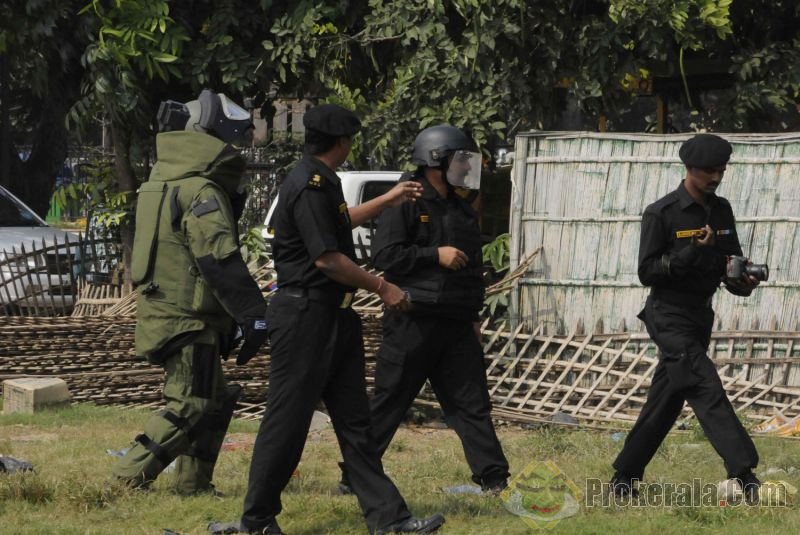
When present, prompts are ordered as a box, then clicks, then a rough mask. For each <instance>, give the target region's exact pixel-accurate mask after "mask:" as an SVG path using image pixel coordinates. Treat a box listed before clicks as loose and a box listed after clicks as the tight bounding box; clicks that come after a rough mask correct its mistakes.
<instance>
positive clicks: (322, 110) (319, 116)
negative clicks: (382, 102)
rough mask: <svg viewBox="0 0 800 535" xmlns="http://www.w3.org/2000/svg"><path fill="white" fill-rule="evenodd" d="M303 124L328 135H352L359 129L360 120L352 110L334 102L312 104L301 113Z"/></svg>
mask: <svg viewBox="0 0 800 535" xmlns="http://www.w3.org/2000/svg"><path fill="white" fill-rule="evenodd" d="M303 125H304V126H305V127H306V128H307V129H309V130H314V131H316V132H320V133H322V134H327V135H329V136H336V137H341V136H352V135H354V134H355V133H356V132H358V131H359V130H361V121H359V120H358V117H357V116H356V114H355V113H353V112H352V111H350V110H348V109H346V108H342V107H341V106H337V105H336V104H321V105H319V106H314V107H313V108H311V109H310V110H308V111H307V112H306V113H305V115H303Z"/></svg>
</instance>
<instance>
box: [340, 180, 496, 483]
mask: <svg viewBox="0 0 800 535" xmlns="http://www.w3.org/2000/svg"><path fill="white" fill-rule="evenodd" d="M420 175H421V174H418V175H416V176H411V175H407V176H405V177H403V179H405V180H407V179H413V180H416V181H418V182H420V183H421V184H422V187H423V191H422V197H421V198H420V199H418V200H417V202H416V203H407V204H404V205H402V206H398V207H396V208H389V209H387V210H386V211H385V212H384V213H383V214H382V215H381V217H380V219H379V222H378V229H377V232H376V234H375V237H374V238H373V242H372V253H373V264H374V266H375V267H376V268H377V269H380V270H383V271H385V277H386V280H388V281H390V282H392V283H394V284H396V285H398V286H399V287H400V288H402V289H403V290H405V291H407V292H408V293H409V294H410V296H411V303H412V310H411V311H410V312H400V311H394V310H387V311H386V312H385V313H384V316H383V342H382V344H381V348H380V351H379V352H378V359H377V367H376V370H375V395H374V397H373V399H372V401H371V413H372V430H373V434H374V436H375V439H376V441H377V444H378V449H379V451H380V453H381V455H383V453H384V452H385V451H386V448H387V447H388V446H389V442H390V441H391V440H392V437H393V436H394V434H395V432H396V431H397V428H398V426H399V425H400V423H401V422H402V420H403V418H404V416H405V415H406V413H407V412H408V409H409V407H410V406H411V403H412V402H413V401H414V398H415V397H416V395H417V394H418V393H419V391H420V389H421V388H422V386H423V385H424V384H425V381H426V380H430V383H431V386H432V387H433V390H434V392H435V393H436V397H437V399H438V400H439V403H440V404H441V406H442V409H443V411H444V414H445V418H446V419H447V423H448V424H449V425H450V427H452V428H453V429H454V430H455V432H456V433H457V434H458V436H459V438H460V439H461V443H462V445H463V447H464V454H465V456H466V458H467V462H468V463H469V466H470V469H471V470H472V473H473V476H472V479H473V480H474V481H475V482H476V483H478V484H481V485H482V486H483V487H484V488H486V489H490V488H494V487H497V486H505V481H506V478H508V476H509V472H508V461H507V460H506V458H505V455H504V454H503V449H502V448H501V446H500V442H499V441H498V439H497V435H496V434H495V430H494V425H493V424H492V419H491V402H490V400H489V392H488V387H487V384H486V366H485V364H484V360H483V349H482V348H481V345H480V342H479V341H478V340H477V338H476V336H475V330H474V327H473V322H474V321H477V320H478V313H479V312H480V310H481V308H482V307H483V297H484V282H483V275H482V269H481V268H482V265H483V258H482V254H481V239H480V228H479V226H478V216H477V214H476V213H475V211H474V210H473V209H472V207H471V206H470V205H469V204H468V203H467V202H466V201H465V200H464V199H462V198H461V197H460V196H459V195H457V194H456V193H455V191H454V190H453V189H452V188H451V187H450V186H449V185H448V188H449V192H448V195H447V198H446V199H445V198H442V197H441V196H440V195H439V194H438V193H437V191H436V190H435V189H434V188H433V186H431V184H430V183H429V182H428V181H427V180H426V179H425V178H424V177H422V176H420ZM443 246H452V247H455V248H457V249H459V250H461V251H463V252H464V253H465V254H466V255H467V257H468V258H469V262H468V264H467V266H466V267H464V268H462V269H459V270H457V271H453V270H450V269H446V268H443V267H441V266H440V265H439V256H438V248H439V247H443ZM345 468H346V472H347V474H346V475H347V476H348V477H350V478H352V470H351V468H350V466H349V465H348V464H347V461H346V460H345ZM346 479H347V478H345V479H344V482H346Z"/></svg>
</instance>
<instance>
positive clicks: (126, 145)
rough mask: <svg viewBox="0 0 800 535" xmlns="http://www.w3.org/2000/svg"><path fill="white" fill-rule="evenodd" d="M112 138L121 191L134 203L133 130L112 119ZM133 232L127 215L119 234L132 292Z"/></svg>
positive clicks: (127, 283) (128, 288)
mask: <svg viewBox="0 0 800 535" xmlns="http://www.w3.org/2000/svg"><path fill="white" fill-rule="evenodd" d="M111 139H112V142H113V143H114V170H115V171H116V174H117V186H118V187H119V191H120V192H128V194H129V201H128V204H129V205H130V204H132V202H131V201H132V200H133V197H134V196H135V194H136V189H137V188H138V186H139V181H138V179H137V178H136V172H135V171H134V169H133V165H132V164H131V157H130V151H131V131H130V129H129V128H128V127H127V126H126V125H124V124H120V123H118V122H117V121H115V120H112V121H111ZM133 232H134V218H133V215H131V217H127V218H125V219H124V220H123V223H122V224H121V225H120V229H119V234H120V239H121V241H122V262H123V267H124V269H123V272H122V275H123V279H122V284H123V290H124V291H125V292H130V291H131V290H132V289H133V284H132V282H131V258H132V253H133Z"/></svg>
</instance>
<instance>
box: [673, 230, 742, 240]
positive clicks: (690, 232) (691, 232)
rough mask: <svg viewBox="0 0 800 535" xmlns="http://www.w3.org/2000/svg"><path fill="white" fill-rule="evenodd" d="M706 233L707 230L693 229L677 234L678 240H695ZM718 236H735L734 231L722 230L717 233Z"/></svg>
mask: <svg viewBox="0 0 800 535" xmlns="http://www.w3.org/2000/svg"><path fill="white" fill-rule="evenodd" d="M704 233H705V230H703V229H701V228H696V229H691V230H679V231H677V232H675V237H676V238H694V237H695V236H702V235H703V234H704ZM715 234H716V235H717V236H728V235H730V234H733V229H729V228H726V229H722V230H718V231H716V232H715Z"/></svg>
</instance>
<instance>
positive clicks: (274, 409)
mask: <svg viewBox="0 0 800 535" xmlns="http://www.w3.org/2000/svg"><path fill="white" fill-rule="evenodd" d="M267 322H268V329H269V331H268V332H269V339H270V358H271V369H270V375H269V391H268V395H267V409H266V412H265V413H264V418H263V420H262V421H261V427H260V428H259V430H258V435H257V437H256V443H255V447H254V450H253V459H252V461H251V464H250V479H249V482H248V488H247V496H246V497H245V500H244V514H243V515H242V524H243V525H244V527H246V528H248V529H251V530H257V529H259V528H261V527H263V526H264V525H266V523H267V522H268V520H269V519H270V517H273V516H276V515H277V514H278V513H280V511H281V500H280V495H281V491H282V490H283V489H284V487H286V485H287V484H288V482H289V479H290V478H291V476H292V472H294V470H295V468H296V467H297V464H298V463H299V462H300V456H301V454H302V453H303V447H304V445H305V441H306V435H307V434H308V430H309V427H310V425H311V417H312V415H313V413H314V409H315V408H316V406H317V404H318V403H319V401H320V399H322V400H323V401H324V402H325V405H326V407H327V408H328V411H329V413H330V416H331V419H332V421H333V428H334V431H335V432H336V438H337V440H338V442H339V447H340V449H341V452H342V457H343V458H344V459H345V462H347V464H348V466H350V467H352V468H351V483H352V488H353V491H354V492H355V494H356V496H357V497H358V502H359V505H360V506H361V509H362V511H363V512H364V517H365V519H366V522H367V526H368V527H369V530H370V532H374V531H375V530H377V529H380V528H385V527H387V526H388V525H389V524H392V523H394V522H399V521H402V520H405V519H407V518H410V517H411V514H410V513H409V511H408V508H407V507H406V503H405V501H404V500H403V498H402V496H401V495H400V492H399V491H398V490H397V488H396V487H395V486H394V483H392V481H391V480H390V479H389V478H388V477H387V476H386V474H384V472H383V467H382V465H381V460H380V455H379V454H378V448H377V447H376V445H375V441H374V439H373V437H372V433H371V430H370V415H369V402H368V399H367V391H366V381H365V377H364V374H365V368H364V347H363V342H362V335H361V320H360V318H359V317H358V315H357V314H356V313H355V312H353V311H352V310H351V309H340V308H337V307H335V306H331V305H328V304H322V303H318V302H315V301H311V300H309V299H308V298H305V297H291V296H287V295H285V294H283V293H282V292H280V291H278V293H277V295H275V297H273V298H272V301H271V303H270V305H269V309H268V311H267Z"/></svg>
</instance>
